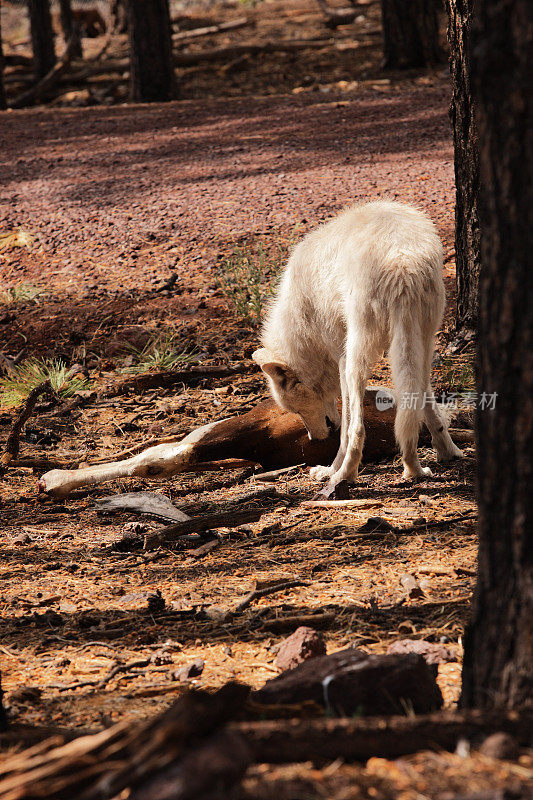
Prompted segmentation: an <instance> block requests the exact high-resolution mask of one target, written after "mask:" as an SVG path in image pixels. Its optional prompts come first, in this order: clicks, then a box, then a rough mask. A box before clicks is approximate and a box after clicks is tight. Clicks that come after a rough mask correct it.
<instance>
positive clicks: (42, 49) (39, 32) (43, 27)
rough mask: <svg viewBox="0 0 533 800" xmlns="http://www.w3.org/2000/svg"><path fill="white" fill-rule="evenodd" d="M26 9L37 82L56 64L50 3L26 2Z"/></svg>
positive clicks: (46, 0) (30, 0) (42, 1)
mask: <svg viewBox="0 0 533 800" xmlns="http://www.w3.org/2000/svg"><path fill="white" fill-rule="evenodd" d="M28 9H29V12H30V26H31V43H32V48H33V72H34V75H35V80H37V81H39V80H41V78H44V76H45V75H46V74H47V73H48V72H50V70H51V69H52V67H53V66H54V64H55V63H56V54H55V49H54V32H53V30H52V17H51V15H50V1H49V0H28Z"/></svg>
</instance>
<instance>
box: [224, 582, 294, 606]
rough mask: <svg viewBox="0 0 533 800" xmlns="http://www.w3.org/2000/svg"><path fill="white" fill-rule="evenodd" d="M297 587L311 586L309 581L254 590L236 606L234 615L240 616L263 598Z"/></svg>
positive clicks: (283, 583)
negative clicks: (255, 601)
mask: <svg viewBox="0 0 533 800" xmlns="http://www.w3.org/2000/svg"><path fill="white" fill-rule="evenodd" d="M296 586H309V581H301V580H293V581H282V582H281V583H276V584H275V585H274V586H266V587H265V588H264V589H254V590H253V591H251V592H250V593H249V594H247V595H246V597H244V598H243V599H242V600H241V602H240V603H238V605H237V606H235V608H234V609H233V612H232V613H233V614H240V613H241V611H244V610H245V609H246V608H248V606H249V605H250V604H251V603H253V602H254V600H259V599H260V598H261V597H266V596H267V595H269V594H277V592H285V591H286V590H287V589H294V588H295V587H296Z"/></svg>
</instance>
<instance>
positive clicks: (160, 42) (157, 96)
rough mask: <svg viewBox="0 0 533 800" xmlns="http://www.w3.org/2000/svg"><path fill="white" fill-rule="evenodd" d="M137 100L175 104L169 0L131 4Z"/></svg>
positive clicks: (130, 1)
mask: <svg viewBox="0 0 533 800" xmlns="http://www.w3.org/2000/svg"><path fill="white" fill-rule="evenodd" d="M128 10H129V20H128V24H129V36H130V63H131V70H130V71H131V93H132V98H133V99H134V100H139V101H143V102H154V101H164V100H171V99H172V97H173V95H174V66H173V61H172V36H171V29H170V13H169V7H168V0H128Z"/></svg>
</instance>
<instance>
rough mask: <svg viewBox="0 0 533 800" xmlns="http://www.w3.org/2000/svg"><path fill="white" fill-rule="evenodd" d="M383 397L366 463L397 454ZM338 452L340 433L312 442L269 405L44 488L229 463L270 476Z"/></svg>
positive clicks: (66, 490)
mask: <svg viewBox="0 0 533 800" xmlns="http://www.w3.org/2000/svg"><path fill="white" fill-rule="evenodd" d="M378 391H379V392H381V393H383V392H384V390H383V389H378V388H376V387H375V388H368V389H367V391H366V394H365V403H364V415H365V426H366V439H365V449H364V459H365V461H375V460H378V459H382V458H387V457H391V456H393V455H395V454H396V442H395V439H394V408H393V406H392V405H388V406H387V407H386V408H385V409H384V410H383V411H381V410H379V409H378V408H377V407H376V396H377V392H378ZM380 396H381V395H380ZM338 446H339V434H338V432H337V433H335V434H332V435H331V436H329V437H328V438H327V439H323V440H317V439H315V440H312V441H311V440H309V437H308V435H307V432H306V430H305V427H304V425H303V423H302V421H301V419H300V417H299V416H298V415H297V414H292V413H290V412H288V411H281V410H280V409H279V408H278V407H277V406H276V404H275V403H274V402H273V401H271V400H266V401H264V402H262V403H259V405H257V406H256V407H255V408H254V409H252V410H251V411H249V412H248V413H247V414H243V415H242V416H238V417H229V418H228V419H225V420H221V421H220V422H212V423H210V424H208V425H204V426H203V427H201V428H198V429H197V430H195V431H193V432H192V433H190V434H189V435H188V436H186V437H185V438H184V439H182V440H181V442H171V443H168V444H160V445H155V446H154V447H150V448H148V449H147V450H145V451H144V452H142V453H139V454H138V455H135V456H132V457H131V458H127V459H125V460H124V461H117V462H108V463H106V464H96V465H94V466H90V467H84V468H82V469H78V470H51V471H50V472H47V473H46V474H45V475H43V476H42V478H41V480H40V481H39V483H38V488H39V489H40V490H41V491H45V492H48V493H49V494H52V495H54V496H55V497H66V496H67V495H68V494H70V492H72V491H74V489H78V488H80V487H82V486H93V485H95V484H99V483H103V482H105V481H111V480H115V479H116V478H126V477H133V476H137V477H141V478H150V477H152V478H155V477H158V478H166V477H170V476H171V475H176V474H178V473H179V472H194V471H196V470H199V469H201V468H202V465H203V464H205V463H206V462H213V461H217V462H221V461H224V460H226V459H233V460H235V459H243V460H245V461H253V462H256V463H258V464H261V465H262V467H263V468H264V469H267V470H268V469H279V468H283V467H290V466H292V465H294V464H300V463H305V464H308V465H310V466H312V465H315V464H328V463H331V461H333V458H334V457H335V455H336V453H337V449H338Z"/></svg>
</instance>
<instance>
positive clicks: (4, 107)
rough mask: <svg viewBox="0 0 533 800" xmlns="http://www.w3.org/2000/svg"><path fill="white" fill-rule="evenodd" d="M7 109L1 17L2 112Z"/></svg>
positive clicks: (0, 103)
mask: <svg viewBox="0 0 533 800" xmlns="http://www.w3.org/2000/svg"><path fill="white" fill-rule="evenodd" d="M6 108H7V100H6V90H5V87H4V50H3V47H2V20H1V15H0V111H4V109H6Z"/></svg>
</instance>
